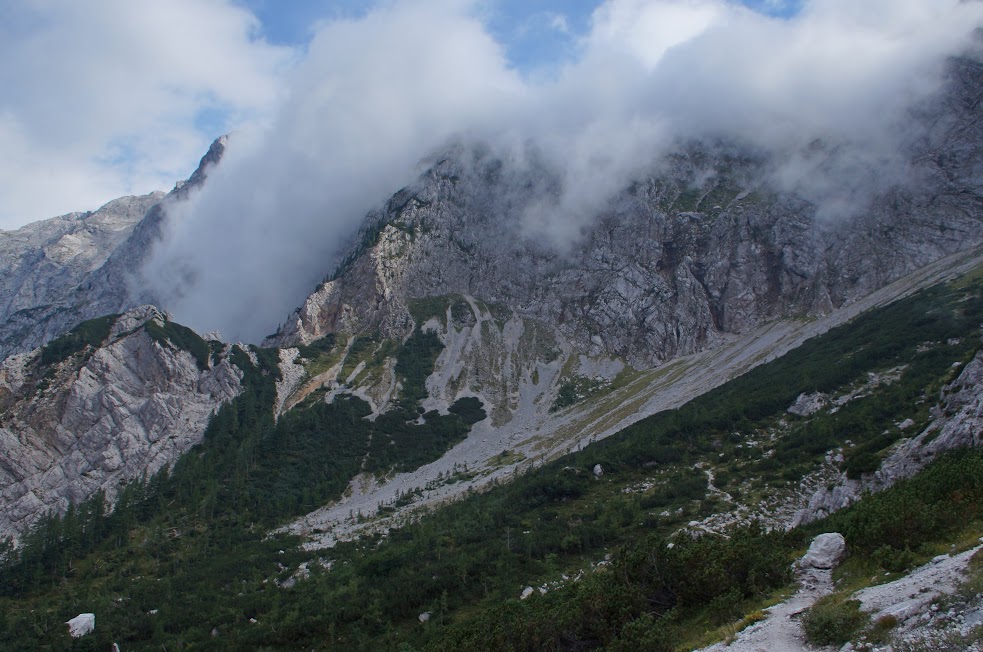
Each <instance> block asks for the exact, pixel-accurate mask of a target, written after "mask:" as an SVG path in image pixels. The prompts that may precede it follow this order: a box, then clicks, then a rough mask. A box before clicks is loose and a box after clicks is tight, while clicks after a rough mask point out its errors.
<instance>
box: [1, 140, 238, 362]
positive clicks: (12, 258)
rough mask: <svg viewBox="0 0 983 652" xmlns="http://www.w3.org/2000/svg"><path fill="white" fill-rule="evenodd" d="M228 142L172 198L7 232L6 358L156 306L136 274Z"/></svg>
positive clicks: (133, 200)
mask: <svg viewBox="0 0 983 652" xmlns="http://www.w3.org/2000/svg"><path fill="white" fill-rule="evenodd" d="M225 144H226V139H225V137H222V138H219V139H218V140H216V141H215V142H214V143H212V146H211V148H210V149H209V150H208V153H207V154H205V156H204V157H203V158H202V159H201V163H200V164H199V167H198V169H197V170H196V171H195V173H194V174H193V175H192V176H191V178H190V179H189V180H188V181H187V182H186V183H183V184H179V185H178V186H177V187H176V188H175V189H174V190H173V191H171V192H170V193H168V194H166V195H165V194H164V193H162V192H155V193H151V194H149V195H144V196H141V197H123V198H121V199H116V200H114V201H111V202H109V203H108V204H106V205H105V206H103V207H102V208H100V209H99V210H98V211H96V212H94V213H70V214H68V215H63V216H61V217H56V218H53V219H50V220H44V221H41V222H35V223H33V224H29V225H27V226H25V227H23V228H21V229H18V230H17V231H0V359H2V358H5V357H7V356H8V355H10V354H11V353H22V352H26V351H30V350H31V349H33V348H35V347H37V346H41V345H42V344H44V343H45V342H47V341H49V340H51V339H53V338H55V337H58V336H59V335H61V334H62V333H64V332H66V331H68V330H70V329H72V328H74V327H75V326H76V325H77V324H79V323H81V322H83V321H85V320H87V319H93V318H95V317H101V316H102V315H107V314H113V313H118V312H122V311H124V310H126V309H128V308H132V307H135V306H137V305H140V304H143V303H153V302H154V297H147V296H138V295H134V293H133V292H132V289H131V287H130V286H131V283H130V279H131V276H132V275H133V273H134V272H135V271H137V270H138V269H139V268H140V266H141V265H142V264H143V262H144V261H145V260H146V258H147V256H148V254H149V253H150V248H151V247H152V246H153V244H154V243H155V242H156V241H157V240H158V239H159V237H160V227H161V223H162V221H163V219H164V206H165V204H166V202H169V201H175V200H177V199H180V198H182V197H184V196H186V195H187V193H188V192H189V191H190V190H191V188H193V187H195V186H197V185H199V184H201V183H204V181H205V178H206V176H207V173H208V170H209V169H210V167H211V166H212V165H214V164H215V163H216V162H218V160H219V159H220V158H221V157H222V154H223V152H224V151H225Z"/></svg>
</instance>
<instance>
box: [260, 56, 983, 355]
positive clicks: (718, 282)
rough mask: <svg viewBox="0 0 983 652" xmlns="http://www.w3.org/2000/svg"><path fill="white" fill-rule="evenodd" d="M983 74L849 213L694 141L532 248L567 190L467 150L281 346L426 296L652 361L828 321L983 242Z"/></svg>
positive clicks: (418, 190) (404, 309)
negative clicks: (534, 235) (574, 233)
mask: <svg viewBox="0 0 983 652" xmlns="http://www.w3.org/2000/svg"><path fill="white" fill-rule="evenodd" d="M981 79H983V64H981V63H980V62H979V61H978V60H976V59H972V58H965V59H957V60H954V61H952V62H951V65H950V74H949V78H948V81H947V84H946V90H945V92H944V93H943V94H942V95H940V96H939V97H938V98H936V99H935V100H933V101H932V102H931V103H929V104H928V105H926V106H924V107H920V108H919V110H918V111H917V112H916V113H917V115H918V116H919V118H918V119H919V120H920V121H921V124H922V125H923V126H924V130H923V133H924V137H923V138H921V139H918V140H917V141H915V142H911V143H909V144H908V151H907V152H906V156H907V157H908V159H909V162H908V166H909V170H908V173H907V179H908V182H906V183H897V184H893V185H890V186H889V187H887V188H884V189H881V190H878V191H877V192H876V193H875V194H874V196H873V197H870V198H868V199H865V200H864V203H863V205H862V206H861V207H860V208H859V210H858V211H857V214H856V215H852V216H845V217H842V218H839V219H835V220H830V219H829V218H828V217H823V215H822V210H823V207H822V206H820V205H818V204H817V203H815V202H811V201H810V200H809V199H807V198H806V197H805V196H804V195H801V194H798V193H796V192H794V191H792V192H790V191H781V190H776V189H774V188H773V185H770V184H769V183H768V182H767V180H766V174H765V170H767V169H768V167H769V166H770V165H772V164H773V162H772V161H769V160H767V158H762V157H761V156H756V155H755V154H753V153H750V152H748V151H747V150H746V149H742V148H740V147H732V146H726V145H720V144H718V145H716V146H713V147H711V146H706V145H695V146H687V147H684V148H683V149H682V150H681V151H680V153H679V154H677V155H674V156H671V157H669V158H668V160H667V161H665V162H664V165H663V166H661V167H660V168H659V169H658V171H657V172H656V173H654V174H653V175H652V176H649V177H647V178H643V179H641V180H640V181H638V182H636V183H634V184H632V185H631V186H630V187H629V188H627V189H626V190H625V191H623V192H622V193H620V194H618V195H617V196H616V197H614V198H613V199H612V200H611V202H610V203H609V204H608V206H607V207H606V208H605V209H603V210H602V211H601V213H600V215H598V217H597V218H596V220H595V221H594V222H593V223H592V224H591V225H590V226H589V227H587V228H586V231H585V232H583V233H582V234H581V236H580V237H579V238H578V239H576V240H575V242H574V244H573V246H572V248H571V250H570V251H568V252H563V251H562V250H559V249H557V248H555V247H552V246H550V245H549V244H548V243H546V244H544V243H542V242H539V241H533V240H532V239H528V238H523V237H522V233H523V228H524V226H523V220H524V219H525V216H526V211H527V210H528V209H529V208H530V206H534V205H535V204H536V203H537V202H541V201H549V200H550V197H552V196H554V195H555V193H557V192H561V191H562V189H560V188H557V187H556V181H555V179H553V178H552V177H551V175H550V172H549V170H548V169H540V168H536V167H531V168H530V167H527V168H525V169H521V168H517V167H516V166H515V165H513V164H511V163H509V162H508V161H506V160H503V159H501V158H500V157H496V156H495V155H494V154H492V153H491V152H490V151H489V150H486V149H482V148H468V147H460V148H458V149H456V150H454V151H453V152H452V153H451V154H449V155H448V156H447V157H444V158H442V159H441V160H438V161H437V163H436V164H435V165H434V166H433V167H432V168H431V169H430V170H429V171H428V172H426V173H425V174H424V175H423V176H422V178H421V179H420V181H419V183H418V184H417V185H416V186H414V187H411V188H408V189H405V190H403V191H401V192H399V193H397V194H396V195H394V196H393V197H392V198H391V199H390V200H389V202H388V203H387V205H386V206H385V208H384V209H383V210H381V211H379V212H377V213H373V214H371V215H369V216H368V217H367V218H366V221H365V223H364V225H363V227H362V229H361V231H360V233H359V235H358V236H357V237H356V239H355V244H354V246H353V247H352V248H351V249H350V250H349V253H348V255H347V256H346V257H345V260H344V262H343V263H342V265H341V266H340V267H339V269H338V271H337V272H336V273H335V274H334V275H333V278H331V279H330V280H328V281H326V282H325V283H323V284H322V285H321V286H320V287H319V288H318V289H317V291H316V292H314V293H313V294H312V295H311V296H310V297H309V298H308V299H307V301H306V302H305V303H304V305H303V306H302V307H301V308H299V309H298V310H297V311H296V312H295V313H294V314H293V315H292V316H291V317H290V318H289V319H288V321H287V323H286V324H285V325H284V326H283V327H282V329H281V330H280V332H278V333H277V334H276V335H275V336H273V337H271V338H269V339H268V340H267V341H266V344H267V345H269V346H290V345H294V344H304V343H309V342H311V341H313V340H315V339H317V338H319V337H322V336H324V335H325V334H328V333H333V332H347V333H368V332H373V331H376V330H379V331H381V332H382V333H383V334H384V335H386V336H394V337H402V336H405V335H406V334H408V333H409V331H410V330H411V329H412V327H413V324H414V321H413V319H412V316H411V310H410V306H409V304H410V302H411V301H412V300H413V299H418V298H423V297H428V296H435V295H450V294H467V295H471V296H474V297H476V298H477V299H480V300H482V301H484V302H487V303H489V304H502V305H505V306H507V307H509V308H513V309H515V310H516V311H517V312H518V313H519V314H520V315H521V316H523V317H529V318H533V319H536V320H539V321H541V322H543V323H549V324H556V325H557V327H558V329H559V330H560V332H561V333H562V334H563V336H564V337H565V338H567V339H568V340H569V341H570V342H571V343H573V344H574V346H576V348H577V349H578V350H579V351H580V352H582V353H585V354H588V355H606V356H612V357H618V358H621V359H623V360H625V361H627V362H629V363H630V364H632V365H634V366H636V367H637V368H645V367H649V366H652V365H654V364H658V363H660V362H663V361H665V360H668V359H671V358H673V357H675V356H678V355H684V354H688V353H694V352H696V351H700V350H704V349H707V348H712V347H713V346H715V345H717V344H719V343H721V342H722V341H723V339H724V338H725V336H726V335H728V334H737V333H743V332H747V331H749V330H751V329H753V328H755V327H756V326H759V325H761V324H762V323H765V322H767V321H769V320H771V319H775V318H778V317H785V316H796V315H799V316H805V315H816V314H825V313H827V312H829V311H830V310H832V309H833V308H835V307H838V306H842V305H844V304H845V303H849V302H851V301H854V300H856V299H857V298H859V297H862V296H864V295H866V294H869V293H870V292H872V291H873V290H875V289H877V288H879V287H882V286H884V285H885V284H887V283H888V282H890V281H892V280H895V279H897V278H900V277H902V276H904V275H906V274H908V273H910V272H912V271H914V270H915V269H917V268H919V267H921V266H924V265H925V264H927V263H929V262H931V261H933V260H937V259H938V258H941V257H942V256H945V255H947V254H951V253H954V252H956V251H960V250H962V249H964V248H967V247H970V246H972V245H973V244H975V243H979V242H980V241H981V240H983V221H981V220H980V214H981V211H983V182H981V173H980V170H981V169H983V147H981V143H983V121H981V119H980V106H981V100H983V84H981V82H980V80H981ZM817 147H818V150H817V151H816V152H813V153H812V154H813V155H814V156H817V157H818V158H820V159H822V158H823V157H832V156H835V155H836V153H835V152H834V151H824V150H823V146H822V145H821V144H820V145H817ZM544 198H545V199H544Z"/></svg>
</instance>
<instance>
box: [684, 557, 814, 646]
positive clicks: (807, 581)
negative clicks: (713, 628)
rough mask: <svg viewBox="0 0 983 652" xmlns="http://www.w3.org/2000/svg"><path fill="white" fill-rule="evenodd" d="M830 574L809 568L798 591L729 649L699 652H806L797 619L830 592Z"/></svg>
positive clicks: (769, 611) (720, 644) (739, 636)
mask: <svg viewBox="0 0 983 652" xmlns="http://www.w3.org/2000/svg"><path fill="white" fill-rule="evenodd" d="M832 575H833V571H832V570H827V569H818V568H810V569H808V570H806V571H803V572H801V573H800V575H799V590H798V592H796V594H795V595H793V596H792V597H791V598H789V599H788V600H786V601H785V602H782V603H781V604H777V605H775V606H774V607H771V608H770V609H768V610H767V611H766V613H767V614H768V617H767V618H766V619H765V620H763V621H761V622H759V623H755V624H754V625H751V626H750V627H748V628H747V629H745V630H744V631H742V632H741V633H739V634H738V635H737V638H736V639H735V640H734V641H733V642H732V643H731V644H730V645H728V644H727V643H723V642H721V643H717V644H716V645H711V646H710V647H708V648H704V649H703V650H702V651H701V652H725V651H726V652H808V651H813V650H816V648H814V647H812V646H810V645H807V644H806V642H805V637H804V635H803V634H802V626H801V624H800V623H799V618H800V615H801V614H802V612H803V611H805V610H806V609H808V608H809V607H811V606H812V604H813V603H814V602H815V601H816V600H818V599H819V598H821V597H823V596H824V595H828V594H830V593H832V592H833V579H832Z"/></svg>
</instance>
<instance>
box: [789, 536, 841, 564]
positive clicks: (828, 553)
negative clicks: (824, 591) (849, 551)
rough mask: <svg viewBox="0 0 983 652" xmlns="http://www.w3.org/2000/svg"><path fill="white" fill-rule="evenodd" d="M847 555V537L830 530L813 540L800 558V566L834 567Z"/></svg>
mask: <svg viewBox="0 0 983 652" xmlns="http://www.w3.org/2000/svg"><path fill="white" fill-rule="evenodd" d="M845 556H846V539H844V538H843V535H842V534H839V533H836V532H829V533H826V534H820V535H819V536H818V537H816V538H815V539H813V540H812V545H810V546H809V550H808V552H806V554H805V555H804V556H803V557H802V559H801V560H799V567H800V568H824V569H828V568H833V567H835V566H836V565H837V564H839V563H840V562H841V561H842V560H843V557H845Z"/></svg>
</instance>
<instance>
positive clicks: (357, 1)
mask: <svg viewBox="0 0 983 652" xmlns="http://www.w3.org/2000/svg"><path fill="white" fill-rule="evenodd" d="M735 1H737V0H735ZM739 1H740V4H743V5H745V6H747V7H749V8H751V9H754V10H755V11H758V12H760V13H763V14H767V15H770V16H779V17H783V18H789V17H792V16H794V15H795V14H796V13H798V11H799V10H800V9H801V6H802V2H803V0H739ZM239 3H240V4H241V5H242V6H244V7H246V8H248V9H249V10H250V11H251V12H252V13H254V14H255V15H256V17H257V18H258V19H259V20H260V21H261V23H262V33H263V36H264V37H265V38H267V39H269V40H270V41H272V42H275V43H279V44H283V45H290V46H297V45H301V46H302V45H303V44H304V43H306V42H307V41H308V40H309V38H310V36H311V34H312V32H313V28H312V26H313V25H314V24H316V23H317V22H318V21H324V20H331V19H334V18H353V17H359V16H362V15H364V14H365V13H366V12H367V11H369V10H370V9H371V7H372V6H374V5H377V4H379V3H378V2H376V3H373V2H366V1H365V0H292V1H290V2H284V1H283V0H280V1H278V0H240V2H239ZM600 4H601V2H600V0H487V1H486V2H485V4H484V5H483V7H482V11H483V14H484V16H483V18H484V20H485V22H486V24H487V25H488V28H489V32H490V33H491V34H492V35H493V36H495V38H496V40H498V41H499V42H500V43H501V44H502V45H504V46H505V48H506V53H507V56H508V58H509V60H510V62H511V63H512V64H513V65H515V66H516V68H518V69H520V70H523V71H529V72H532V71H535V70H539V69H543V68H546V69H549V68H552V67H554V66H556V65H558V64H562V63H565V62H567V61H569V60H571V59H572V58H574V57H575V56H576V41H577V38H578V37H580V36H582V35H584V34H586V33H587V31H588V29H589V27H590V16H591V14H592V13H593V12H594V10H595V9H596V8H597V7H598V5H600Z"/></svg>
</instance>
